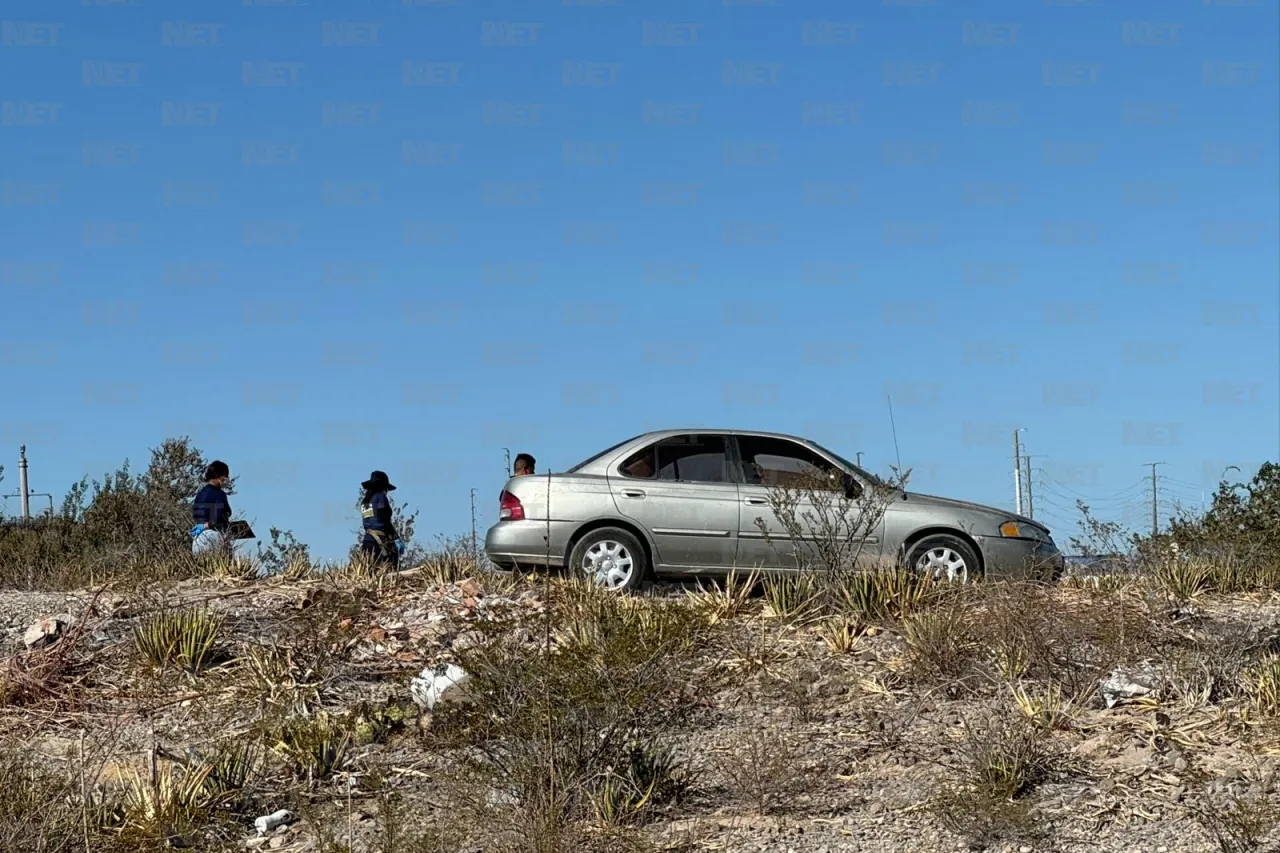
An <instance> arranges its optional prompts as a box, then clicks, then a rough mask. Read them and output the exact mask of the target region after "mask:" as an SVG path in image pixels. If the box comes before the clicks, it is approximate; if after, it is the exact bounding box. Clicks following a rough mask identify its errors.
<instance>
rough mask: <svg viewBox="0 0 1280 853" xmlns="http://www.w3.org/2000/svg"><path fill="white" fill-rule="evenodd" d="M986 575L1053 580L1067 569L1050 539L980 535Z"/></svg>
mask: <svg viewBox="0 0 1280 853" xmlns="http://www.w3.org/2000/svg"><path fill="white" fill-rule="evenodd" d="M977 540H978V547H979V548H981V549H982V563H983V566H984V568H985V574H986V576H987V577H990V578H999V579H1005V578H1007V579H1024V580H1043V581H1055V580H1057V579H1058V578H1060V577H1061V576H1062V573H1063V571H1064V570H1065V569H1066V559H1065V558H1063V556H1062V552H1061V551H1060V550H1058V546H1057V545H1055V544H1054V543H1052V542H1040V541H1037V540H1034V539H1013V538H1009V537H1004V536H979V537H977Z"/></svg>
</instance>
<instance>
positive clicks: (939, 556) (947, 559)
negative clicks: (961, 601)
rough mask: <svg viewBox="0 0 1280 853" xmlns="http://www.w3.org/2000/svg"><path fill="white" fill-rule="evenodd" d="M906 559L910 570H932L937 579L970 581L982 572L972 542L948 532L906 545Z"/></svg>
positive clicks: (922, 571)
mask: <svg viewBox="0 0 1280 853" xmlns="http://www.w3.org/2000/svg"><path fill="white" fill-rule="evenodd" d="M903 562H904V563H905V564H906V567H907V569H908V570H909V571H912V572H918V573H921V574H932V575H933V576H934V578H935V579H936V580H952V581H959V582H960V583H968V582H969V581H971V580H976V579H977V578H978V577H979V576H980V575H981V574H982V568H981V563H979V562H978V553H977V552H976V551H975V550H974V549H973V546H972V545H970V544H969V543H968V542H966V541H964V540H963V539H961V538H960V537H959V536H952V535H951V534H948V533H934V534H930V535H929V536H926V537H924V538H923V539H921V540H920V541H919V542H916V543H915V544H914V545H912V546H911V547H910V548H909V549H907V552H906V555H905V558H904V560H903Z"/></svg>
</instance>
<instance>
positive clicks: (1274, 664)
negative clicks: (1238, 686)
mask: <svg viewBox="0 0 1280 853" xmlns="http://www.w3.org/2000/svg"><path fill="white" fill-rule="evenodd" d="M1244 682H1245V690H1246V692H1247V693H1248V695H1249V699H1250V700H1251V701H1252V703H1253V706H1254V707H1255V708H1256V709H1257V710H1258V712H1259V713H1261V714H1266V715H1268V716H1270V715H1274V714H1280V655H1276V654H1268V655H1265V656H1264V657H1263V658H1262V659H1261V660H1260V661H1258V662H1257V663H1256V664H1254V665H1253V666H1251V667H1249V669H1248V670H1246V671H1245V674H1244Z"/></svg>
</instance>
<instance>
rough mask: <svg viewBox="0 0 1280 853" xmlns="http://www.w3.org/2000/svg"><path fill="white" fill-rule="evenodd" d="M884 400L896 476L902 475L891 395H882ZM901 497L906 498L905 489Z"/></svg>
mask: <svg viewBox="0 0 1280 853" xmlns="http://www.w3.org/2000/svg"><path fill="white" fill-rule="evenodd" d="M884 399H885V402H887V403H888V404H889V429H891V430H893V455H894V456H895V457H897V459H898V476H899V477H901V476H902V454H901V453H900V452H899V451H898V425H897V424H896V423H894V420H893V397H891V396H890V395H888V394H885V395H884ZM902 499H903V500H906V499H907V490H906V489H903V490H902Z"/></svg>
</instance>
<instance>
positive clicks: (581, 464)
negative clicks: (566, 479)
mask: <svg viewBox="0 0 1280 853" xmlns="http://www.w3.org/2000/svg"><path fill="white" fill-rule="evenodd" d="M640 435H644V433H641V434H640ZM639 437H640V436H639V435H633V436H631V438H628V439H626V440H625V441H619V442H618V443H617V444H615V445H613V446H612V447H606V448H605V449H604V450H601V451H600V452H599V453H597V454H595V455H594V456H592V457H590V458H588V459H584V460H582V461H581V462H579V463H578V464H577V465H574V466H573V467H572V468H570V469H569V470H568V471H566V472H565V473H566V474H576V473H577V472H578V471H580V470H582V469H583V468H585V467H587V466H588V465H590V464H591V463H592V462H595V461H596V460H597V459H599V458H600V457H601V456H604V455H605V454H606V453H612V452H613V451H615V450H617V449H618V448H619V447H621V446H622V445H624V444H630V443H631V442H633V441H635V440H636V439H637V438H639Z"/></svg>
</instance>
